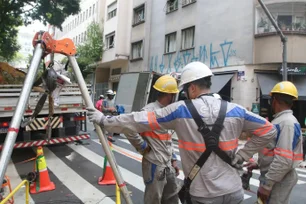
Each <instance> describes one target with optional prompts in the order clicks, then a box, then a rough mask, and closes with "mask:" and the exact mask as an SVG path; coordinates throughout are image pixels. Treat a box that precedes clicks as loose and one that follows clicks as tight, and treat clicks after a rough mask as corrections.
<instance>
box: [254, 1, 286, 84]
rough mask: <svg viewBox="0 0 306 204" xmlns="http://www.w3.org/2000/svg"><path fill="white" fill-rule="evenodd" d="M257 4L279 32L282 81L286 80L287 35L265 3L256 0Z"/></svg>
mask: <svg viewBox="0 0 306 204" xmlns="http://www.w3.org/2000/svg"><path fill="white" fill-rule="evenodd" d="M258 2H259V4H260V5H261V7H262V8H263V10H264V12H265V13H266V15H267V16H268V18H269V20H270V21H271V23H272V24H273V26H274V28H275V29H276V31H277V33H278V34H279V36H280V38H281V41H282V43H283V64H282V68H283V71H282V74H283V81H287V37H286V36H285V35H284V33H283V32H282V30H281V29H280V28H279V27H278V25H277V23H276V21H275V19H274V18H273V16H272V15H271V13H270V11H269V10H268V8H267V7H266V5H265V4H264V3H263V2H262V0H258Z"/></svg>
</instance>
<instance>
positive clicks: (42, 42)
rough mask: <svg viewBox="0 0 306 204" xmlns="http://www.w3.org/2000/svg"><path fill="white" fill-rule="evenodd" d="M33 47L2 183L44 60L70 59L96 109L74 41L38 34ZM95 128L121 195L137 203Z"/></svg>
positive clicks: (1, 166) (2, 162)
mask: <svg viewBox="0 0 306 204" xmlns="http://www.w3.org/2000/svg"><path fill="white" fill-rule="evenodd" d="M32 44H33V46H34V47H35V49H34V55H33V58H32V60H31V64H30V67H29V69H28V73H27V75H26V78H25V81H24V85H23V87H22V90H21V93H20V96H19V99H18V102H17V106H16V110H15V112H14V115H13V118H12V121H11V123H10V127H9V129H8V132H7V135H6V138H5V142H4V146H3V149H2V152H1V158H0V183H2V182H3V179H4V174H5V172H6V169H7V166H8V164H9V161H10V158H11V155H12V152H13V148H14V143H15V141H16V137H17V134H18V132H19V127H20V123H21V119H22V116H23V114H24V111H25V108H26V104H27V101H28V99H29V96H30V93H31V90H32V86H33V83H34V80H35V77H36V75H37V72H38V67H39V64H40V62H41V59H42V58H43V57H45V56H47V55H48V54H51V53H58V54H63V55H65V56H67V57H68V59H69V62H70V64H71V65H72V68H73V71H74V74H75V77H76V79H77V82H78V85H79V88H80V90H81V93H82V97H83V99H84V101H85V104H86V106H87V107H91V108H94V104H93V102H92V101H91V98H90V95H89V92H88V89H87V86H86V83H85V80H84V78H83V76H82V73H81V71H80V68H79V65H78V63H77V61H76V59H75V57H74V55H75V54H76V48H75V45H74V43H73V41H72V40H71V39H69V38H65V39H63V40H54V39H53V38H52V36H51V35H50V34H49V33H48V32H43V31H41V32H37V33H36V34H35V36H34V38H33V41H32ZM94 126H95V128H96V132H97V134H98V136H99V139H100V141H101V143H102V147H103V150H104V152H105V154H106V156H107V159H108V161H109V163H110V166H111V168H112V169H113V172H114V175H115V178H116V181H117V184H118V186H119V188H120V190H121V193H122V194H123V197H124V199H125V201H126V203H127V204H132V203H133V202H132V200H131V197H130V193H129V191H128V189H127V187H126V185H125V182H124V180H123V178H122V175H121V173H120V171H119V168H118V166H117V163H116V160H115V157H114V155H113V153H112V151H111V150H110V148H109V145H108V143H107V140H106V138H105V137H104V135H103V132H102V129H101V127H100V126H99V125H97V124H94Z"/></svg>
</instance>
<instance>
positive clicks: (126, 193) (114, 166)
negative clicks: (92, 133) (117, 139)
mask: <svg viewBox="0 0 306 204" xmlns="http://www.w3.org/2000/svg"><path fill="white" fill-rule="evenodd" d="M68 58H69V61H70V63H71V65H72V68H73V71H74V74H75V76H76V78H77V82H78V85H79V87H80V90H81V93H82V96H83V99H84V101H85V104H86V106H87V107H91V108H94V104H93V102H92V100H91V98H90V96H89V92H88V90H87V86H86V83H85V81H84V78H83V76H82V73H81V71H80V68H79V65H78V63H77V61H76V59H75V57H74V56H69V57H68ZM94 126H95V128H96V132H97V134H98V136H99V139H100V141H101V143H102V147H103V150H104V152H105V154H106V156H107V159H108V162H109V164H110V166H111V167H112V169H113V171H114V175H115V178H116V181H117V183H118V186H119V187H120V190H121V192H122V194H123V197H124V199H125V201H126V203H127V204H132V203H133V202H132V200H131V197H130V193H129V191H128V189H127V187H126V185H125V184H124V181H123V178H122V175H121V173H120V171H119V169H118V166H117V163H116V160H115V159H114V155H113V153H112V151H111V150H110V148H109V146H108V143H107V141H106V138H105V137H104V135H103V132H102V129H101V127H100V126H99V125H98V124H95V123H94Z"/></svg>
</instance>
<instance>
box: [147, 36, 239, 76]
mask: <svg viewBox="0 0 306 204" xmlns="http://www.w3.org/2000/svg"><path fill="white" fill-rule="evenodd" d="M234 56H236V50H235V49H233V41H227V40H224V42H222V43H220V44H213V43H210V44H209V45H201V46H199V47H198V48H197V49H196V48H194V49H190V50H185V51H178V52H176V53H169V54H167V55H163V54H162V55H161V56H159V55H155V56H151V57H150V71H155V72H160V73H171V72H179V71H180V69H182V68H183V67H184V66H185V65H186V64H188V63H190V62H194V61H201V62H203V63H205V64H207V65H209V66H210V68H215V67H223V66H224V67H226V66H228V65H229V64H228V63H229V59H230V58H231V57H234Z"/></svg>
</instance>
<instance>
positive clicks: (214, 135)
mask: <svg viewBox="0 0 306 204" xmlns="http://www.w3.org/2000/svg"><path fill="white" fill-rule="evenodd" d="M185 104H186V106H187V108H188V110H189V112H190V113H191V115H192V117H193V119H194V121H195V123H196V124H197V126H198V131H199V132H200V133H201V134H202V136H203V138H204V141H205V145H206V151H205V152H203V153H202V154H201V156H200V157H199V159H198V160H197V162H196V163H195V165H194V166H193V167H192V169H191V171H190V172H189V174H188V176H187V178H185V181H184V182H185V187H186V188H187V189H189V187H190V185H191V182H192V181H193V179H194V178H195V177H196V175H197V174H198V172H199V171H200V169H201V168H202V166H203V165H204V164H205V162H206V161H207V159H208V157H209V156H210V154H211V153H212V152H215V153H216V154H217V155H218V156H219V157H220V158H221V159H222V160H223V161H224V162H226V163H228V164H229V165H231V158H230V157H229V156H228V155H227V154H226V153H225V152H224V151H222V150H221V149H220V148H219V137H220V133H221V131H222V129H223V123H224V119H225V115H226V110H227V102H226V101H223V100H221V107H220V110H219V114H218V117H217V119H216V121H215V123H214V125H213V127H212V130H210V129H209V128H208V127H207V125H206V123H205V122H204V121H203V120H202V118H201V116H200V114H199V113H198V111H197V109H196V108H195V106H194V104H193V103H192V101H191V100H185Z"/></svg>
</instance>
